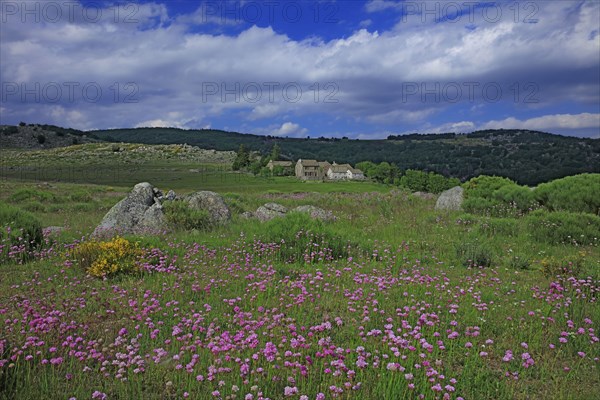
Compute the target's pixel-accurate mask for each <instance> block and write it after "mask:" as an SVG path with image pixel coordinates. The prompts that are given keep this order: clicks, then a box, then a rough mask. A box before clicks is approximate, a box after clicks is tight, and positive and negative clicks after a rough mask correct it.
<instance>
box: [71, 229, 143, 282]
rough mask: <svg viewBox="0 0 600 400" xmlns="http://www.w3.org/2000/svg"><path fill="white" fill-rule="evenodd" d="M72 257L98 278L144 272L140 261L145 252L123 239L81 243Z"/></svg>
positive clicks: (74, 250) (135, 244)
mask: <svg viewBox="0 0 600 400" xmlns="http://www.w3.org/2000/svg"><path fill="white" fill-rule="evenodd" d="M72 256H73V258H74V259H75V261H76V262H77V264H78V265H79V266H80V267H81V268H83V269H84V270H85V271H86V272H87V273H88V274H90V275H92V276H95V277H97V278H105V277H112V276H115V275H118V274H130V273H136V272H141V271H142V268H141V264H140V262H139V260H140V259H141V257H142V256H143V251H142V250H141V249H140V248H139V245H138V244H137V243H131V242H129V241H128V240H127V239H123V238H121V237H116V238H114V239H113V240H110V241H105V242H96V241H90V242H83V243H80V244H79V245H77V246H76V247H75V248H74V249H73V251H72Z"/></svg>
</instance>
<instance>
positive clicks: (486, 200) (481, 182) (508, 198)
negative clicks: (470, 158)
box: [463, 175, 538, 217]
mask: <svg viewBox="0 0 600 400" xmlns="http://www.w3.org/2000/svg"><path fill="white" fill-rule="evenodd" d="M463 187H464V189H465V200H464V202H463V208H464V209H465V211H467V212H471V213H476V214H484V215H489V216H494V217H515V216H519V215H522V214H524V213H527V212H529V211H531V210H533V209H536V208H538V203H537V201H536V200H535V197H534V195H533V193H532V191H531V190H530V189H529V188H527V187H525V186H520V185H517V184H516V183H515V182H513V181H511V180H510V179H507V178H502V177H498V176H485V175H482V176H478V177H477V178H473V179H471V180H469V181H468V182H466V183H465V184H464V185H463Z"/></svg>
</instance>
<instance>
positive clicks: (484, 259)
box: [456, 242, 493, 268]
mask: <svg viewBox="0 0 600 400" xmlns="http://www.w3.org/2000/svg"><path fill="white" fill-rule="evenodd" d="M456 257H457V258H458V260H459V262H460V263H461V264H462V265H463V266H465V267H470V268H472V267H475V268H476V267H479V268H488V267H490V266H491V265H492V261H493V253H492V251H491V249H490V248H489V247H487V246H485V245H483V244H481V243H470V242H467V243H460V244H459V245H457V246H456Z"/></svg>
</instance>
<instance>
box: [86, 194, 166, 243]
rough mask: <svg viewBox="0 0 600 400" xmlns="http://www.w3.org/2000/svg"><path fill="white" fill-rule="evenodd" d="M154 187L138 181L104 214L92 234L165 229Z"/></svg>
mask: <svg viewBox="0 0 600 400" xmlns="http://www.w3.org/2000/svg"><path fill="white" fill-rule="evenodd" d="M155 194H156V193H155V190H154V187H153V186H152V185H151V184H149V183H148V182H143V183H138V184H137V185H135V186H134V187H133V190H132V191H131V192H130V193H129V194H128V195H127V197H125V198H124V199H123V200H121V201H120V202H118V203H117V204H115V206H114V207H113V208H111V209H110V210H109V211H108V213H106V215H105V216H104V218H103V219H102V221H101V222H100V225H98V226H97V227H96V229H95V230H94V233H93V234H92V235H93V236H98V235H104V234H110V233H144V232H147V231H160V230H164V229H166V223H165V219H164V214H163V212H162V207H161V206H160V203H158V200H157V199H156V198H155Z"/></svg>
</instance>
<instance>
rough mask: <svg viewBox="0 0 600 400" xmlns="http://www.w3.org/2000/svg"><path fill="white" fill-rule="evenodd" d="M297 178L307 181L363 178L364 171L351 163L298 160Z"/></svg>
mask: <svg viewBox="0 0 600 400" xmlns="http://www.w3.org/2000/svg"><path fill="white" fill-rule="evenodd" d="M295 172H296V178H298V179H301V180H305V181H316V180H331V181H337V180H362V179H365V175H364V173H363V172H362V171H361V170H360V169H356V168H352V166H351V165H350V164H336V163H335V162H334V163H333V164H330V163H329V162H327V161H317V160H302V159H300V160H298V162H296V167H295Z"/></svg>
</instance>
